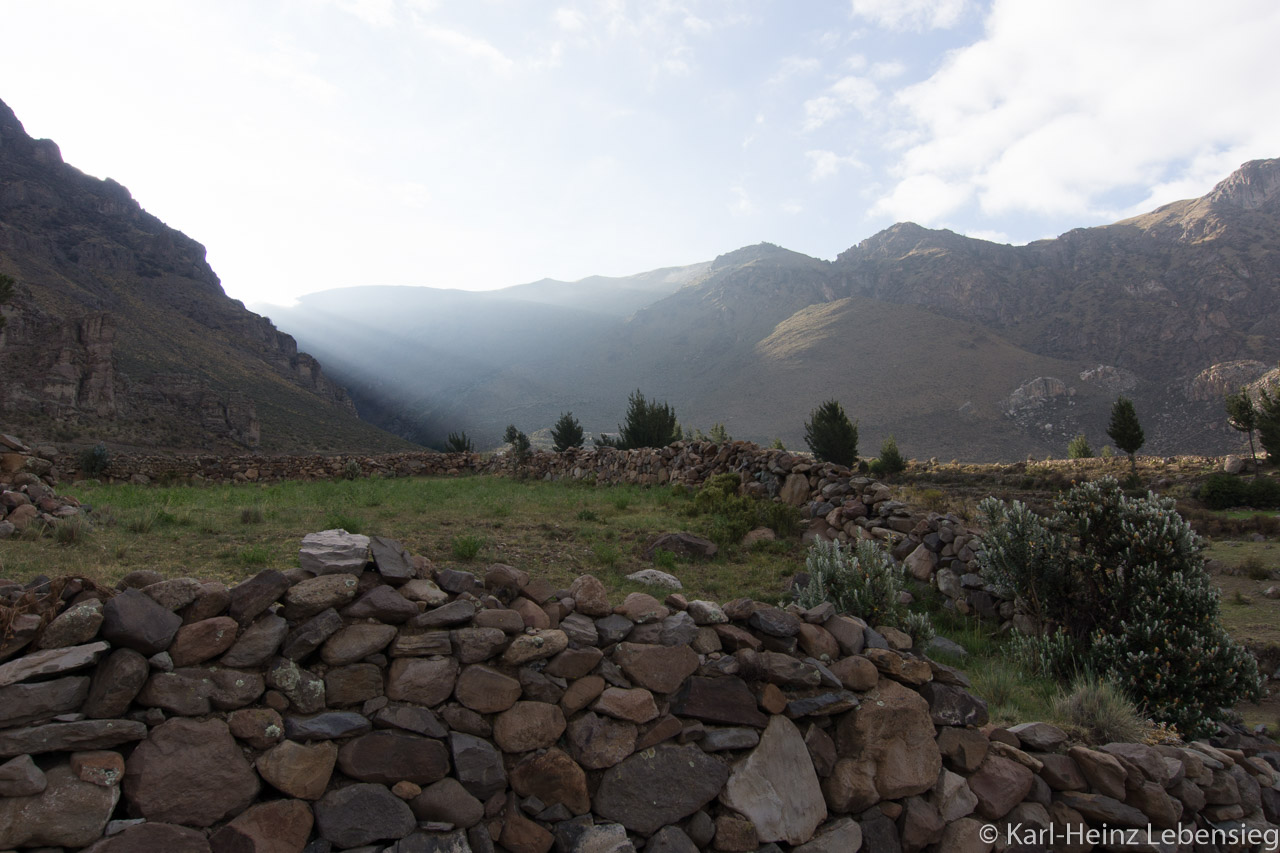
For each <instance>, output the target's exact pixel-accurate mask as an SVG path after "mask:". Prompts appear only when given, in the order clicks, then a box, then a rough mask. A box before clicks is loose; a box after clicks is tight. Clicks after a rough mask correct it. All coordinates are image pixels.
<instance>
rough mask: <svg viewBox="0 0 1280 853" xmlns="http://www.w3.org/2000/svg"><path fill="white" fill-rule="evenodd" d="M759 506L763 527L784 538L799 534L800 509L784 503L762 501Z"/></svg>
mask: <svg viewBox="0 0 1280 853" xmlns="http://www.w3.org/2000/svg"><path fill="white" fill-rule="evenodd" d="M758 506H759V519H760V524H761V526H763V527H767V528H769V529H770V530H772V531H773V532H774V533H776V534H778V535H779V536H782V537H786V536H794V535H795V534H796V533H798V532H799V530H800V510H799V508H797V507H794V506H792V505H791V504H785V503H783V502H782V501H761V502H760V503H759V505H758Z"/></svg>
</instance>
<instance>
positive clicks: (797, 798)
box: [720, 716, 827, 844]
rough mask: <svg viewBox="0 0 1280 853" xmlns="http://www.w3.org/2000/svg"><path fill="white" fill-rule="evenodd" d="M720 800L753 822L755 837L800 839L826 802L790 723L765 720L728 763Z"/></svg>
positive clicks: (814, 823)
mask: <svg viewBox="0 0 1280 853" xmlns="http://www.w3.org/2000/svg"><path fill="white" fill-rule="evenodd" d="M720 802H722V803H724V804H725V805H726V806H728V807H729V808H731V809H733V810H734V811H736V812H738V813H739V814H741V815H743V816H744V817H746V818H748V819H749V820H750V821H751V822H752V823H753V824H755V828H756V836H757V837H758V838H759V840H760V841H765V842H768V841H785V842H786V843H787V844H803V843H804V842H806V841H808V840H809V839H810V838H811V837H812V836H813V831H814V830H815V829H817V827H818V824H820V823H822V821H824V820H825V819H826V817H827V804H826V802H825V801H824V800H823V798H822V788H821V787H819V785H818V774H817V772H816V771H814V769H813V762H812V761H811V760H810V759H809V749H808V747H806V746H805V744H804V738H803V737H802V736H801V734H800V730H799V729H797V728H796V726H795V723H793V722H791V721H790V720H788V719H787V718H786V717H782V716H775V717H773V718H772V719H770V720H769V725H768V726H767V727H766V728H765V730H764V734H763V735H761V736H760V743H759V744H758V745H757V746H756V748H755V749H753V750H751V753H750V754H749V755H748V756H747V757H746V758H744V759H742V760H741V761H739V762H738V763H737V764H735V765H733V769H732V770H731V771H730V773H729V781H728V782H727V783H726V784H725V786H724V790H723V791H722V792H721V793H720Z"/></svg>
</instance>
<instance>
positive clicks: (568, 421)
mask: <svg viewBox="0 0 1280 853" xmlns="http://www.w3.org/2000/svg"><path fill="white" fill-rule="evenodd" d="M551 440H552V442H553V444H552V447H553V448H554V449H555V451H556V453H564V452H565V451H566V450H568V449H569V448H571V447H581V446H582V424H580V423H578V419H577V418H575V417H574V416H573V412H564V413H562V414H561V415H560V420H558V421H556V425H555V426H553V427H552V428H551Z"/></svg>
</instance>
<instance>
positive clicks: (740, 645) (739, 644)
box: [711, 623, 762, 652]
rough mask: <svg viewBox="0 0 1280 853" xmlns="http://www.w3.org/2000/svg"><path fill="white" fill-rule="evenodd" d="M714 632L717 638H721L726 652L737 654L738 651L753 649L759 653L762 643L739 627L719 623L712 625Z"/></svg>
mask: <svg viewBox="0 0 1280 853" xmlns="http://www.w3.org/2000/svg"><path fill="white" fill-rule="evenodd" d="M711 627H712V630H714V631H715V632H716V636H717V637H719V638H720V644H721V645H722V646H723V647H724V650H725V651H728V652H736V651H738V649H751V651H753V652H755V651H759V650H760V647H761V645H762V644H761V642H760V639H759V638H758V637H756V636H755V635H754V634H752V633H751V632H750V631H747V630H744V629H742V628H739V627H738V626H737V625H728V624H724V623H719V624H716V625H712V626H711Z"/></svg>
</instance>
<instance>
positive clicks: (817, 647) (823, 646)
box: [799, 622, 840, 661]
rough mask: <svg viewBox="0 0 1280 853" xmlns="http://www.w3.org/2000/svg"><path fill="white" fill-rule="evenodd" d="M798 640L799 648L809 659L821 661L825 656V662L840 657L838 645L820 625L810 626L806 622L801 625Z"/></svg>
mask: <svg viewBox="0 0 1280 853" xmlns="http://www.w3.org/2000/svg"><path fill="white" fill-rule="evenodd" d="M799 638H800V648H802V649H804V653H805V654H807V655H808V656H809V657H811V658H817V659H818V660H823V658H824V656H825V658H826V659H827V660H832V661H833V660H836V659H837V658H839V657H840V644H839V643H837V642H836V638H835V637H833V636H831V633H830V632H829V631H827V629H826V628H823V627H822V626H821V625H811V624H809V623H808V622H805V623H803V624H801V625H800V631H799Z"/></svg>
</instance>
